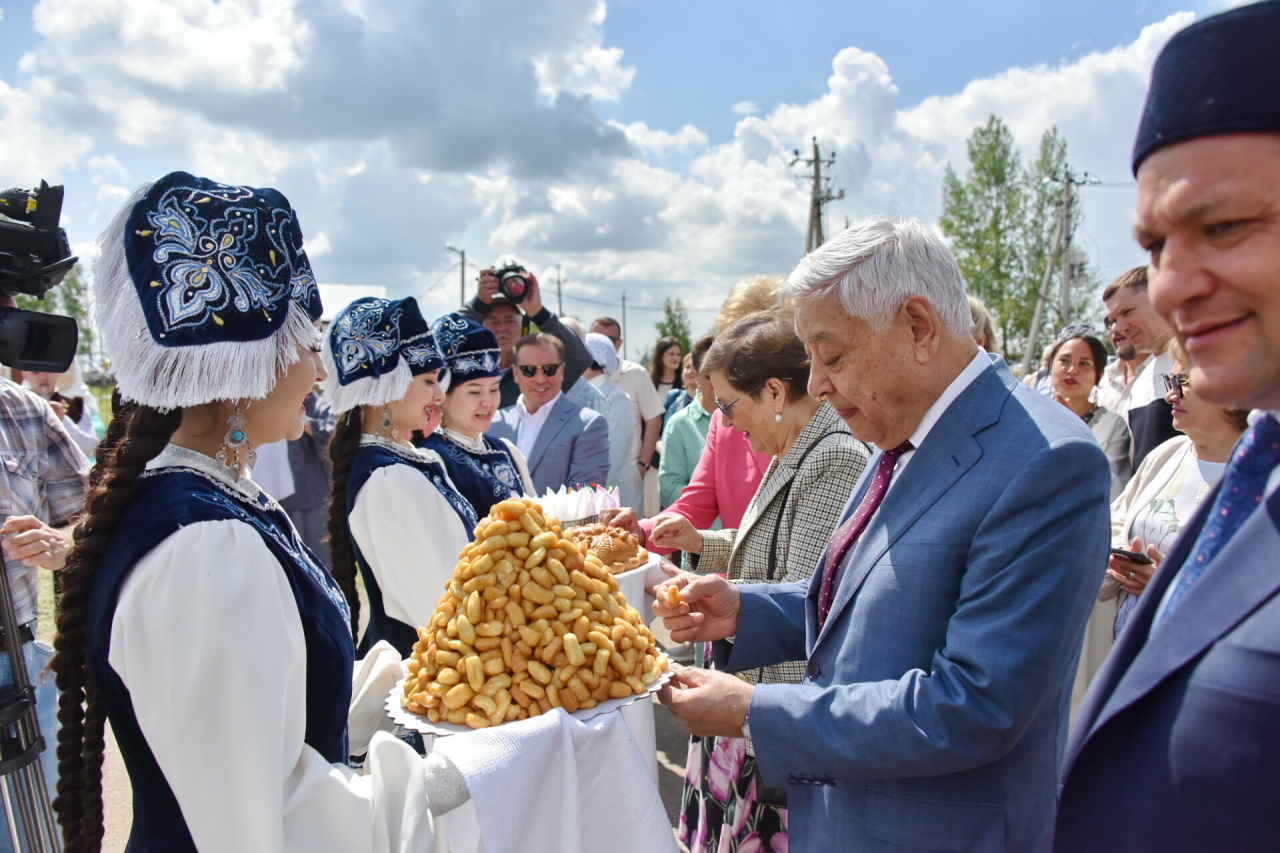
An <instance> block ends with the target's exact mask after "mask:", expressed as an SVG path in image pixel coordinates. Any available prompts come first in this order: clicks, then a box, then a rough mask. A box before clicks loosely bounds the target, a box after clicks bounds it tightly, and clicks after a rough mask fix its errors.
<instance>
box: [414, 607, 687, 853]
mask: <svg viewBox="0 0 1280 853" xmlns="http://www.w3.org/2000/svg"><path fill="white" fill-rule="evenodd" d="M628 598H630V596H628ZM431 749H433V750H435V751H439V752H441V753H443V754H444V755H445V756H446V757H447V758H449V760H451V761H452V762H453V763H454V764H455V765H456V766H457V767H458V769H459V770H461V772H462V775H463V776H464V777H465V778H466V780H467V786H468V788H469V789H470V791H471V800H470V801H469V802H467V803H466V804H465V805H463V806H461V807H459V808H457V809H455V810H453V811H451V812H449V813H448V814H445V815H443V816H441V817H439V818H437V819H436V820H437V824H438V826H439V827H440V829H441V830H442V832H443V834H444V835H445V836H446V837H447V838H448V839H449V845H450V848H451V849H452V851H453V853H602V851H608V853H631V851H634V853H654V851H675V850H677V847H676V844H675V839H674V836H673V835H672V832H671V825H670V823H669V822H668V820H667V815H666V811H665V809H664V808H663V805H662V799H661V797H660V796H659V794H658V783H657V778H658V767H657V759H656V744H655V740H654V725H653V700H652V698H651V697H649V696H643V697H641V698H640V699H639V700H637V701H636V702H633V703H632V704H630V705H627V706H625V707H624V708H622V709H620V710H618V711H614V712H611V713H608V714H602V715H600V716H598V717H594V718H592V719H590V720H587V721H585V722H579V721H577V720H574V719H573V718H571V717H570V716H569V715H568V714H565V713H563V712H559V711H557V712H553V713H551V714H544V715H542V716H540V717H536V718H534V719H533V720H531V721H529V724H521V725H520V726H519V727H516V728H512V727H508V726H498V727H496V728H492V729H482V730H479V731H476V732H470V733H468V734H464V735H454V736H451V737H439V738H436V739H435V741H434V743H433V744H432V745H431ZM513 756H518V758H515V759H513Z"/></svg>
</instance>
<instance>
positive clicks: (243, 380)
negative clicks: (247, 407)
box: [93, 172, 321, 409]
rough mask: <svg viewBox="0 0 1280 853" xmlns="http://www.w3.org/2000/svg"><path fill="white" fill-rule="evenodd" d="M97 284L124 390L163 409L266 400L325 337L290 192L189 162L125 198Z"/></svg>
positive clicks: (101, 247)
mask: <svg viewBox="0 0 1280 853" xmlns="http://www.w3.org/2000/svg"><path fill="white" fill-rule="evenodd" d="M93 294H94V304H95V315H96V319H97V323H98V326H99V328H100V329H101V330H102V340H103V348H104V349H105V351H106V353H107V355H108V356H109V357H110V358H111V362H112V371H113V372H114V374H115V378H116V382H117V384H118V385H119V389H120V394H121V396H123V397H124V398H125V399H127V400H132V401H135V402H138V403H141V404H143V405H146V406H152V407H154V408H159V409H172V408H176V407H183V406H195V405H199V404H201V403H208V402H211V401H214V400H238V399H243V398H249V399H261V398H262V397H265V396H266V395H267V394H268V393H269V392H270V391H271V389H272V388H273V387H275V383H276V378H277V376H278V375H279V374H280V373H281V372H282V371H283V370H284V369H285V368H286V367H288V366H289V365H290V364H293V363H295V362H297V361H298V359H299V358H300V351H301V349H302V348H303V347H306V346H314V345H315V343H316V339H317V338H318V336H319V332H318V331H317V330H316V328H315V321H316V320H318V319H319V318H320V310H321V306H320V291H319V288H317V287H316V280H315V277H314V276H313V275H312V273H311V264H310V263H309V262H308V261H307V255H306V253H305V252H304V251H303V250H302V231H301V229H300V228H299V226H298V217H297V214H296V213H295V212H294V210H293V208H292V207H290V206H289V201H288V199H286V198H285V197H284V196H283V195H282V194H281V193H279V192H278V191H276V190H273V189H256V188H254V187H236V186H228V185H226V184H220V183H217V182H216V181H211V180H208V179H207V178H197V177H195V176H194V175H189V174H187V173H186V172H173V173H172V174H169V175H166V176H164V177H163V178H161V179H160V180H158V181H156V182H155V183H153V184H148V185H146V186H143V187H141V188H140V189H138V190H137V191H136V192H135V193H134V194H133V195H132V196H131V197H130V198H129V200H128V201H126V202H125V205H124V207H123V208H122V209H121V210H120V212H119V213H118V214H116V217H115V218H114V219H113V220H112V222H111V224H110V225H109V226H107V229H106V231H104V232H103V233H102V236H101V237H99V238H98V256H97V259H96V260H95V262H94V282H93Z"/></svg>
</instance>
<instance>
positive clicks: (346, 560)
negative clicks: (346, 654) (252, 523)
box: [329, 407, 361, 642]
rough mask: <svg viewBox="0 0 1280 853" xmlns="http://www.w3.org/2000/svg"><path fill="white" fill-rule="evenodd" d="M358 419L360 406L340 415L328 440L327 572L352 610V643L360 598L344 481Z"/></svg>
mask: <svg viewBox="0 0 1280 853" xmlns="http://www.w3.org/2000/svg"><path fill="white" fill-rule="evenodd" d="M360 420H361V418H360V409H359V407H357V408H354V409H352V410H351V411H349V412H346V413H344V414H342V415H339V416H338V423H337V426H336V427H335V428H334V431H333V437H332V438H330V439H329V462H330V464H331V465H332V466H333V490H332V492H331V493H330V496H329V562H330V569H329V572H330V574H332V575H333V579H334V580H336V581H337V582H338V586H340V587H341V588H342V594H343V595H345V596H346V597H347V604H348V605H350V607H351V640H352V642H359V640H360V637H359V634H360V597H359V595H358V594H357V593H356V557H355V551H354V550H353V549H352V547H351V529H350V528H349V527H347V479H348V475H349V474H350V473H351V461H352V460H353V459H355V456H356V451H357V450H359V449H360V433H361V423H360Z"/></svg>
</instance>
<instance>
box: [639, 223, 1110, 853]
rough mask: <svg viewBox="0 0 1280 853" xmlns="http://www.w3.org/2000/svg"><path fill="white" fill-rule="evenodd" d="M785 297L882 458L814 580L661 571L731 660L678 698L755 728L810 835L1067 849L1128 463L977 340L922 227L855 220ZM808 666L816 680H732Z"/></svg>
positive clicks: (931, 846) (763, 761)
mask: <svg viewBox="0 0 1280 853" xmlns="http://www.w3.org/2000/svg"><path fill="white" fill-rule="evenodd" d="M783 295H784V298H787V299H790V300H792V301H793V302H794V304H795V309H796V330H797V331H798V332H799V334H800V337H801V339H802V340H804V342H805V346H806V349H807V351H808V353H809V355H810V358H811V359H812V368H811V378H810V380H809V393H810V394H812V395H814V396H815V397H821V398H824V399H826V400H827V401H828V402H830V403H831V405H832V406H834V407H835V409H836V411H837V412H838V413H839V415H840V417H841V418H842V419H843V420H844V421H845V423H847V424H848V425H849V428H850V430H852V432H853V434H854V435H855V436H856V437H858V438H860V439H862V440H864V441H867V442H870V443H873V444H875V445H876V447H877V448H878V449H879V452H878V453H876V455H875V456H873V457H872V459H871V461H870V463H869V464H868V466H867V471H866V473H865V474H864V476H863V477H862V479H861V480H860V481H859V483H858V485H857V486H856V487H855V489H854V492H853V495H852V496H851V498H850V500H849V504H848V506H847V507H846V509H845V511H844V513H843V514H842V516H841V524H840V526H839V527H837V529H836V531H835V533H834V534H833V535H832V538H831V542H830V543H829V544H828V546H827V549H826V552H825V554H824V555H823V557H822V559H821V560H820V561H819V564H818V566H817V569H816V570H815V572H814V575H813V580H812V582H801V583H792V584H753V585H751V586H735V585H733V584H731V583H728V582H727V581H725V580H724V579H722V578H718V577H714V576H706V577H696V576H692V575H687V574H679V575H677V576H675V577H673V578H672V579H670V580H668V581H665V582H664V583H663V584H662V585H661V586H660V588H659V590H658V593H659V594H658V602H659V604H658V605H657V606H656V607H655V610H656V611H657V612H659V614H661V615H663V616H665V617H666V619H665V621H666V625H667V628H668V629H670V630H671V633H672V636H673V638H674V639H675V640H676V641H677V642H680V641H685V640H695V641H712V640H714V641H718V642H716V643H715V646H714V655H715V658H716V664H717V667H718V669H720V670H724V671H725V672H719V671H708V670H697V669H690V668H681V667H677V668H676V671H675V674H674V677H673V679H672V681H671V682H670V683H669V684H668V685H666V686H665V687H664V688H663V691H662V693H661V698H662V701H663V702H664V703H665V704H666V705H667V707H669V708H670V709H671V710H672V711H673V712H675V713H676V714H677V715H678V716H679V717H680V718H681V719H682V720H683V721H684V723H685V725H686V727H687V728H688V729H689V731H690V732H692V733H693V734H698V735H731V736H741V735H742V734H743V733H744V732H748V731H749V732H750V735H751V737H752V739H753V741H754V744H755V750H756V761H757V767H758V770H759V772H760V774H761V776H762V777H763V780H764V782H765V784H767V785H770V786H781V785H785V786H786V787H787V792H788V805H789V815H790V820H789V830H790V835H791V837H790V839H789V847H790V849H791V850H793V851H820V850H823V851H825V850H834V849H840V850H848V851H888V850H893V851H902V850H950V851H963V850H1010V851H1014V850H1016V851H1035V850H1047V849H1048V848H1049V846H1050V844H1051V843H1052V841H1051V838H1052V828H1053V817H1054V801H1055V780H1056V774H1057V770H1058V765H1059V761H1060V759H1061V756H1062V750H1063V746H1064V742H1065V738H1066V731H1067V715H1068V706H1069V703H1070V698H1071V685H1072V679H1073V677H1074V675H1075V667H1076V658H1077V656H1078V654H1079V648H1080V641H1081V637H1082V635H1083V632H1084V627H1085V622H1086V620H1087V619H1088V617H1089V611H1090V608H1091V606H1092V602H1093V598H1094V595H1095V594H1096V593H1097V587H1098V584H1099V583H1100V582H1101V580H1102V574H1103V570H1104V569H1105V566H1106V562H1107V547H1108V529H1109V528H1108V507H1107V495H1108V491H1109V488H1110V474H1109V469H1108V467H1107V460H1106V458H1105V457H1104V456H1103V454H1102V451H1101V450H1100V449H1099V448H1098V445H1097V443H1096V442H1095V441H1094V440H1093V437H1092V436H1091V435H1090V433H1089V430H1088V428H1087V427H1085V425H1084V424H1083V422H1081V421H1080V419H1079V418H1076V417H1074V416H1072V415H1071V413H1070V412H1069V411H1067V410H1066V409H1065V408H1064V407H1062V406H1058V405H1055V404H1054V403H1053V402H1052V401H1051V400H1048V399H1046V398H1044V397H1042V396H1040V395H1039V394H1036V393H1035V392H1034V391H1031V390H1030V389H1028V388H1026V387H1025V386H1023V385H1022V384H1020V383H1019V382H1018V380H1017V379H1015V378H1014V376H1013V375H1012V374H1011V373H1010V372H1009V370H1008V369H1007V368H1006V367H1005V365H1004V363H1003V362H1002V361H1000V360H999V359H998V358H995V357H992V356H989V355H988V354H987V353H985V352H983V351H981V350H980V349H979V348H978V346H977V344H976V343H975V342H974V340H973V337H972V336H971V334H970V331H971V325H972V321H971V318H970V313H969V303H968V300H967V298H966V295H965V290H964V284H963V281H962V279H961V276H960V271H959V269H958V268H957V266H956V263H955V260H954V259H953V258H952V256H951V253H950V252H949V251H948V250H947V248H946V246H945V245H944V244H943V243H942V241H941V240H940V239H939V238H938V237H937V235H935V234H934V233H933V232H932V231H930V230H929V229H928V228H927V227H926V226H925V225H924V224H923V223H921V222H919V221H917V220H910V219H909V220H903V221H894V220H890V219H887V218H884V217H877V218H872V219H869V220H866V221H864V222H861V223H858V224H857V225H854V226H853V227H851V228H848V229H846V230H845V231H844V232H842V233H841V234H839V235H838V236H836V237H835V238H833V239H832V240H831V241H829V242H828V243H826V244H825V245H823V246H822V247H821V248H819V249H818V250H816V251H815V252H813V253H812V254H810V255H809V256H808V257H806V258H805V259H804V260H803V261H802V262H801V264H800V266H799V267H798V268H797V269H796V270H795V272H793V273H792V274H791V277H790V279H789V280H788V282H787V286H786V289H785V290H784V294H783ZM670 587H675V588H676V589H678V590H679V592H680V595H679V596H678V597H677V596H675V595H674V594H672V596H671V598H667V595H668V593H669V588H670ZM789 660H805V661H807V665H806V668H805V678H804V681H803V683H801V684H759V685H755V686H754V687H753V686H752V685H749V684H747V683H746V682H744V681H742V680H740V679H738V678H736V677H734V676H732V675H728V674H726V673H727V672H739V671H742V670H747V669H754V668H756V667H760V666H768V665H770V664H774V663H778V662H780V661H789Z"/></svg>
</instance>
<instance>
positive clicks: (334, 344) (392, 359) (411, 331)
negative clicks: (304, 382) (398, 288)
mask: <svg viewBox="0 0 1280 853" xmlns="http://www.w3.org/2000/svg"><path fill="white" fill-rule="evenodd" d="M321 353H322V358H323V359H324V366H325V370H327V371H329V375H328V376H327V377H326V378H325V380H324V382H322V383H320V387H321V388H322V389H323V390H324V396H325V399H327V400H328V401H329V406H330V408H331V409H332V411H333V413H334V414H335V415H337V414H341V413H343V412H346V411H350V410H351V409H354V408H356V407H357V406H385V405H387V404H388V403H394V402H395V401H397V400H400V399H402V398H403V397H404V395H405V392H407V391H408V390H409V383H410V382H412V381H413V377H415V376H417V375H419V374H421V373H428V372H430V371H432V370H439V371H441V375H440V384H441V386H443V387H445V388H448V371H447V370H444V369H443V368H444V366H445V363H444V356H443V355H441V353H440V350H439V349H438V348H437V347H436V342H435V338H434V337H433V336H432V334H431V327H430V326H428V325H427V321H426V320H425V319H423V317H422V311H420V310H419V309H418V303H417V300H415V299H414V298H413V297H408V298H407V299H396V300H391V299H379V298H376V297H373V296H366V297H364V298H362V299H357V300H356V301H355V302H352V303H351V304H350V305H348V306H347V307H346V308H343V309H342V310H341V311H340V312H338V316H337V317H335V318H334V320H333V323H332V325H330V326H329V332H328V334H326V335H325V336H324V346H323V349H322V350H321Z"/></svg>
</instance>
